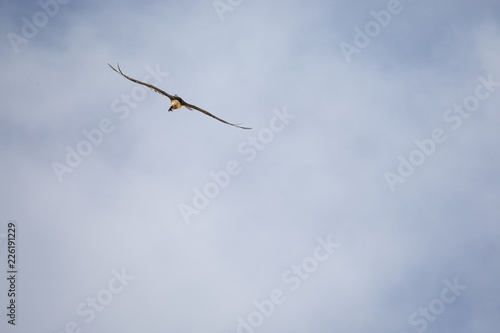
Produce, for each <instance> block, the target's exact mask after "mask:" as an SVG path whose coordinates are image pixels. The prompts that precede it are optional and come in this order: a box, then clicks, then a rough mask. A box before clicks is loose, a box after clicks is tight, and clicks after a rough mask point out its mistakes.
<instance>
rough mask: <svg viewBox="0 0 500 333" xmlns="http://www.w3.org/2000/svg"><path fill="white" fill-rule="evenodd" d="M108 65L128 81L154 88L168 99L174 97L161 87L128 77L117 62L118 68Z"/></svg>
mask: <svg viewBox="0 0 500 333" xmlns="http://www.w3.org/2000/svg"><path fill="white" fill-rule="evenodd" d="M108 66H109V67H111V69H112V70H114V71H115V72H117V73H118V74H121V75H123V76H124V77H125V78H127V79H129V80H130V81H132V82H135V83H139V84H142V85H143V86H146V87H148V88H149V89H151V90H154V91H156V92H157V93H159V94H162V95H165V96H167V97H168V98H170V99H173V98H174V96H172V95H170V94H169V93H167V92H165V91H163V90H161V89H159V88H156V87H155V86H153V85H152V84H149V83H145V82H142V81H139V80H136V79H134V78H131V77H130V76H128V75H125V74H123V72H122V70H121V69H120V65H118V64H117V66H118V70H116V69H115V68H114V67H113V66H111V65H110V64H108Z"/></svg>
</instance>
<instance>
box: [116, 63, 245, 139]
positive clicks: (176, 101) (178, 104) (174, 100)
mask: <svg viewBox="0 0 500 333" xmlns="http://www.w3.org/2000/svg"><path fill="white" fill-rule="evenodd" d="M108 65H109V67H111V68H112V69H113V70H114V71H115V72H117V73H118V74H120V75H122V76H124V77H125V78H127V79H128V80H130V81H132V82H135V83H138V84H142V85H143V86H146V87H148V88H150V89H152V90H154V91H155V92H157V93H159V94H162V95H164V96H167V97H168V98H170V104H171V106H170V108H169V109H168V111H172V110H176V109H180V108H182V107H183V106H184V107H186V109H188V110H191V111H192V110H193V109H195V110H198V111H200V112H203V113H204V114H206V115H207V116H210V117H212V118H215V119H217V120H218V121H220V122H223V123H225V124H228V125H231V126H234V127H238V128H242V129H251V128H249V127H243V126H239V125H238V124H231V123H229V122H227V121H225V120H222V119H220V118H218V117H216V116H214V115H213V114H211V113H210V112H208V111H205V110H203V109H200V108H199V107H197V106H195V105H192V104H189V103H186V102H185V101H184V100H183V99H182V98H180V97H179V96H177V95H170V94H169V93H167V92H165V91H163V90H161V89H159V88H157V87H155V86H153V85H152V84H149V83H145V82H141V81H139V80H136V79H134V78H131V77H130V76H127V75H125V74H123V72H122V70H121V69H120V66H119V65H118V70H116V69H115V68H114V67H113V66H111V65H110V64H108Z"/></svg>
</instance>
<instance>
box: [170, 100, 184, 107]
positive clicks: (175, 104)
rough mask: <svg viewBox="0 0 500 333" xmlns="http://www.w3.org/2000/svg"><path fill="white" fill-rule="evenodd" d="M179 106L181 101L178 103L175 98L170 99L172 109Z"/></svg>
mask: <svg viewBox="0 0 500 333" xmlns="http://www.w3.org/2000/svg"><path fill="white" fill-rule="evenodd" d="M181 107H182V105H181V103H179V101H178V100H176V99H174V100H172V109H178V108H181Z"/></svg>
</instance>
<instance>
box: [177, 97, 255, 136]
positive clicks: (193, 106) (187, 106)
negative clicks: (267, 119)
mask: <svg viewBox="0 0 500 333" xmlns="http://www.w3.org/2000/svg"><path fill="white" fill-rule="evenodd" d="M184 106H185V107H186V108H188V109H190V110H191V109H196V110H198V111H200V112H203V113H204V114H206V115H207V116H210V117H212V118H215V119H217V120H218V121H220V122H223V123H224V124H228V125H231V126H234V127H238V128H242V129H251V128H250V127H243V126H239V124H231V123H228V122H227V121H225V120H223V119H220V118H219V117H216V116H214V115H213V114H211V113H210V112H208V111H205V110H203V109H200V108H199V107H197V106H196V105H192V104H188V103H186V102H184Z"/></svg>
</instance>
